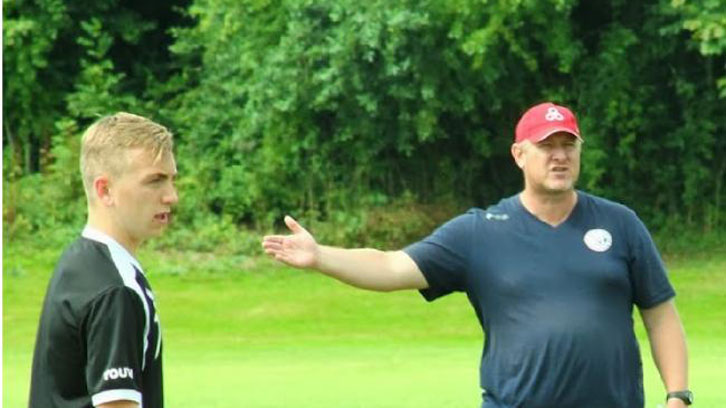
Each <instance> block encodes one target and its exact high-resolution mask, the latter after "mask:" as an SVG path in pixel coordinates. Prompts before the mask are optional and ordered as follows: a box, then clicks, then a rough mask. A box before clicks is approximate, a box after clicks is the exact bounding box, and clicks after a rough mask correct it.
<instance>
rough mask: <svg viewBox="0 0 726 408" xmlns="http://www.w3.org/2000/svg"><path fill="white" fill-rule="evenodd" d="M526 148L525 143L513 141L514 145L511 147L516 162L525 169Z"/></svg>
mask: <svg viewBox="0 0 726 408" xmlns="http://www.w3.org/2000/svg"><path fill="white" fill-rule="evenodd" d="M524 149H525V146H524V143H512V147H511V149H510V151H511V152H512V157H513V158H514V163H516V164H517V166H518V167H519V168H520V169H524Z"/></svg>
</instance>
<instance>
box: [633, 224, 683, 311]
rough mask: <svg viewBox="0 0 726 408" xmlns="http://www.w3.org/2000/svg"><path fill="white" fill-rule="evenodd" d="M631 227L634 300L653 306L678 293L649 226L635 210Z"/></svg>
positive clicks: (641, 306)
mask: <svg viewBox="0 0 726 408" xmlns="http://www.w3.org/2000/svg"><path fill="white" fill-rule="evenodd" d="M631 214H632V219H633V220H632V222H629V223H628V225H630V226H631V229H630V237H631V239H630V259H629V267H630V279H631V282H632V285H633V302H634V303H635V304H636V305H637V306H638V307H639V308H642V309H647V308H651V307H653V306H656V305H658V304H659V303H662V302H664V301H666V300H668V299H670V298H672V297H674V296H675V294H676V292H675V290H674V289H673V286H672V285H671V283H670V282H669V281H668V276H667V273H666V268H665V265H664V264H663V260H662V259H661V256H660V254H659V253H658V249H657V248H656V247H655V243H654V242H653V238H652V237H651V236H650V233H649V232H648V229H647V228H646V227H645V225H644V224H643V222H642V221H641V220H640V218H638V216H637V215H635V213H632V212H631Z"/></svg>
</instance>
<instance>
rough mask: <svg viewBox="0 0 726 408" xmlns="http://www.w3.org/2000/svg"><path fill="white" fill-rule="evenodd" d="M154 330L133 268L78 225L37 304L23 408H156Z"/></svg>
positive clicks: (159, 392) (150, 302)
mask: <svg viewBox="0 0 726 408" xmlns="http://www.w3.org/2000/svg"><path fill="white" fill-rule="evenodd" d="M161 349H162V346H161V326H160V324H159V317H158V315H157V310H156V306H155V304H154V295H153V292H152V291H151V286H149V282H148V281H147V280H146V277H145V276H144V272H143V269H142V268H141V265H140V264H139V262H138V261H137V260H136V259H135V258H134V257H133V256H132V255H131V254H130V253H129V252H128V251H127V250H126V249H125V248H124V247H122V246H121V245H120V244H119V243H118V242H116V241H115V240H114V239H113V238H111V237H109V236H108V235H106V234H104V233H102V232H100V231H98V230H94V229H92V228H90V227H86V228H85V229H84V230H83V234H82V237H80V238H79V239H78V240H76V241H75V242H73V243H72V244H71V245H70V246H69V247H68V248H67V249H66V251H65V252H64V253H63V255H62V256H61V258H60V260H59V261H58V264H57V266H56V269H55V271H54V273H53V276H52V278H51V281H50V284H49V286H48V291H47V293H46V297H45V301H44V303H43V311H42V314H41V317H40V325H39V328H38V335H37V339H36V344H35V353H34V356H33V373H32V377H31V388H30V407H31V408H56V407H57V408H90V407H93V406H97V405H99V404H103V403H107V402H111V401H117V400H131V401H136V402H137V403H139V405H140V406H142V407H143V408H157V407H162V406H163V388H162V365H161Z"/></svg>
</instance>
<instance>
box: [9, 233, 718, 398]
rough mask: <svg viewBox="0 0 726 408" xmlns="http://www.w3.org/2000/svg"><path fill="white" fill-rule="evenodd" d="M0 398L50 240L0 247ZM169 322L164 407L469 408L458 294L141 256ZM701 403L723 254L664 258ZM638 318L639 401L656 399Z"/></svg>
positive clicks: (473, 326) (24, 349) (25, 368)
mask: <svg viewBox="0 0 726 408" xmlns="http://www.w3.org/2000/svg"><path fill="white" fill-rule="evenodd" d="M3 255H4V256H3V336H4V338H3V399H2V402H3V405H2V406H3V407H6V408H14V407H26V406H27V393H28V386H29V375H30V361H31V354H32V348H33V343H34V341H35V338H34V336H35V330H36V326H37V322H38V313H39V310H40V305H41V302H42V296H43V294H44V292H45V288H46V284H47V280H48V277H49V274H50V271H51V270H52V268H53V264H54V263H55V260H56V258H57V256H58V250H56V249H42V250H38V249H36V248H28V247H25V246H19V245H15V246H10V247H8V248H3ZM140 260H141V262H142V264H143V265H144V266H145V269H146V270H147V271H148V275H149V278H150V281H151V284H152V286H153V287H154V290H155V292H156V297H157V299H158V300H157V302H158V305H159V308H160V313H161V320H162V327H163V330H164V370H165V376H164V379H165V394H166V404H167V406H169V407H172V408H184V407H230V408H231V407H235V408H238V407H252V408H257V407H261V408H262V407H296V408H305V407H310V408H326V407H331V408H332V407H335V408H341V407H342V408H346V407H366V408H375V407H395V408H407V407H411V408H413V407H416V408H428V407H432V408H433V407H451V408H462V407H472V408H473V407H478V404H479V399H480V397H479V389H478V378H477V376H478V363H479V354H480V350H481V345H482V336H481V330H480V328H479V327H478V324H477V322H476V318H475V317H474V314H473V311H472V310H471V309H470V307H469V305H468V303H467V301H466V297H465V296H464V295H461V294H457V295H452V296H449V297H447V298H444V299H442V300H439V301H437V302H434V303H431V304H428V303H426V302H425V301H423V299H422V298H421V297H420V296H419V295H418V294H417V293H415V292H402V293H390V294H378V293H370V292H364V291H358V290H354V289H350V288H348V287H345V286H343V285H342V284H340V283H338V282H335V281H333V280H330V279H328V278H325V277H322V276H319V275H316V274H314V273H310V272H300V271H295V270H291V269H288V268H282V267H279V266H278V265H276V264H274V263H272V262H271V261H268V260H266V259H263V258H245V257H234V256H227V257H215V256H213V255H204V254H201V255H200V254H193V255H188V254H186V255H182V254H170V253H164V254H161V253H155V252H150V251H146V252H142V253H141V254H140ZM667 263H668V266H669V268H670V271H671V279H672V281H673V283H674V285H675V286H676V290H677V291H678V293H679V296H678V298H677V304H678V307H679V311H680V313H681V316H682V318H683V321H684V324H685V326H686V330H687V334H688V343H689V348H690V360H691V364H690V369H691V375H690V377H691V388H692V389H693V390H694V393H695V395H696V401H697V406H699V407H725V406H726V394H725V393H724V392H723V385H724V384H726V369H725V368H724V367H726V253H721V254H718V255H705V254H703V255H691V256H689V257H671V258H668V261H667ZM639 320H640V319H639V318H637V319H636V321H638V324H637V326H636V332H637V334H638V338H639V339H640V342H641V346H642V353H643V362H644V374H645V387H646V399H647V403H646V407H647V408H654V407H657V406H659V405H660V404H661V403H662V398H663V395H664V392H663V388H662V385H661V383H660V379H659V378H658V374H657V371H656V370H655V367H654V364H653V362H652V359H651V358H650V352H649V348H648V345H647V341H645V334H644V333H645V332H644V330H643V328H642V325H641V324H640V323H639Z"/></svg>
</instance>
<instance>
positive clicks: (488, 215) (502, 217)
mask: <svg viewBox="0 0 726 408" xmlns="http://www.w3.org/2000/svg"><path fill="white" fill-rule="evenodd" d="M484 218H486V219H487V220H495V221H506V220H508V219H509V215H507V214H492V213H489V212H488V213H486V215H485V216H484Z"/></svg>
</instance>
